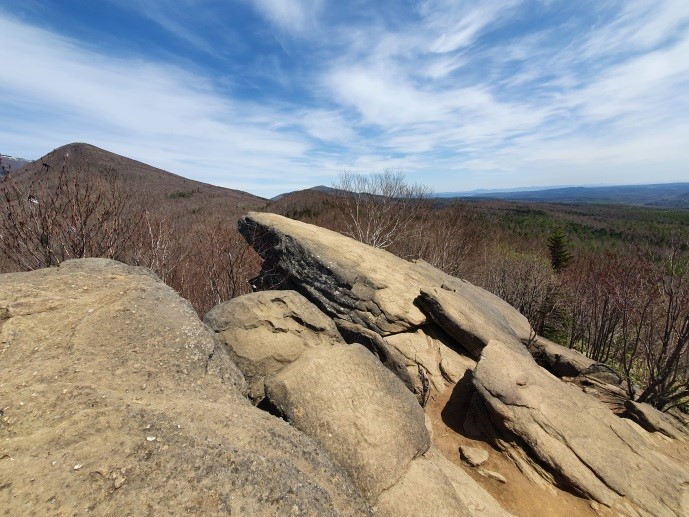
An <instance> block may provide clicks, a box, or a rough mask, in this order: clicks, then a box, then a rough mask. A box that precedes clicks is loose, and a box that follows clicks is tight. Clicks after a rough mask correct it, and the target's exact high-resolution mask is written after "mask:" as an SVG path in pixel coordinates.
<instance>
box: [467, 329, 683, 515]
mask: <svg viewBox="0 0 689 517" xmlns="http://www.w3.org/2000/svg"><path fill="white" fill-rule="evenodd" d="M473 382H474V386H475V387H476V389H477V390H478V392H479V394H480V395H481V397H482V399H483V401H484V403H485V404H486V407H487V408H488V412H489V415H490V419H491V421H492V423H493V424H494V425H495V426H496V428H497V429H498V430H499V431H501V433H500V435H501V436H502V437H512V445H514V446H515V448H514V449H511V450H510V449H508V452H512V453H513V454H514V453H516V454H519V453H520V452H521V451H526V452H528V453H529V454H528V455H526V456H524V457H522V458H515V459H516V460H517V461H518V462H519V461H521V460H526V461H531V462H532V463H533V466H534V468H537V469H540V468H545V470H546V471H548V472H550V473H551V474H552V475H553V476H554V477H555V478H556V479H555V480H556V481H558V479H557V478H561V479H562V480H565V482H566V483H565V484H567V485H570V486H572V487H574V488H575V489H576V490H577V491H578V492H580V493H581V494H583V495H586V496H587V497H590V498H592V499H595V500H596V501H598V502H601V503H604V504H606V505H608V506H615V505H617V504H618V503H620V504H622V502H621V501H620V496H623V497H626V498H627V499H629V500H630V501H632V502H633V503H635V504H636V505H638V507H639V508H640V509H642V510H643V511H645V512H647V513H648V514H649V515H689V471H688V470H687V468H686V466H683V465H679V464H677V463H676V462H675V461H674V460H672V459H670V458H668V457H666V456H663V455H662V454H660V453H658V452H657V451H656V450H654V448H653V447H652V445H651V443H650V441H649V439H648V437H647V436H644V435H643V434H641V433H643V431H640V430H637V429H635V427H634V425H633V424H632V423H630V422H629V421H628V420H626V419H623V418H619V417H617V416H615V415H614V414H612V413H611V412H610V411H609V410H608V408H607V407H606V406H605V405H603V404H602V403H600V402H598V401H597V400H595V399H592V398H591V397H588V396H587V395H585V394H584V393H582V392H581V391H580V390H579V389H577V388H576V387H574V386H570V385H568V384H566V383H563V382H561V381H560V380H558V379H557V378H556V377H554V376H552V375H550V374H549V373H547V372H546V371H544V370H543V369H541V368H539V367H538V366H537V365H536V364H535V362H534V360H533V359H532V358H531V357H528V356H524V355H522V354H519V353H516V352H515V351H514V350H513V348H512V347H509V346H505V345H504V344H503V343H501V342H499V341H491V342H490V343H489V344H488V346H487V347H485V348H484V349H483V352H482V355H481V359H480V361H479V362H478V365H477V367H476V370H475V371H474V379H473ZM508 440H509V438H508ZM503 445H504V444H503Z"/></svg>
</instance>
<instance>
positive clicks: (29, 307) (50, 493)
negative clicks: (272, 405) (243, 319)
mask: <svg viewBox="0 0 689 517" xmlns="http://www.w3.org/2000/svg"><path fill="white" fill-rule="evenodd" d="M0 314H2V319H1V321H0V357H1V358H2V359H1V364H2V366H1V370H2V373H1V374H0V401H2V402H1V403H0V406H2V410H3V411H2V416H0V487H2V488H0V508H2V510H3V512H4V513H7V514H8V515H28V514H35V515H44V514H60V515H62V514H64V515H76V514H83V513H87V512H91V513H94V514H99V515H104V514H105V515H107V514H121V515H140V514H151V515H160V514H163V515H164V514H237V515H288V514H290V513H292V512H295V513H299V514H305V515H313V516H320V515H333V516H334V515H361V514H364V515H365V514H367V513H368V512H369V509H368V507H367V504H366V503H365V502H364V501H363V500H362V498H361V496H360V495H359V492H358V490H357V489H356V488H355V487H354V485H353V483H352V481H351V479H350V477H349V475H348V474H347V473H346V472H345V471H344V470H343V469H342V468H341V467H340V466H339V465H338V464H336V463H334V462H333V461H332V459H331V457H330V455H329V454H328V453H327V452H326V451H325V450H324V449H323V448H322V447H321V446H320V445H318V444H317V442H315V441H314V440H313V439H311V438H309V437H307V436H305V435H304V434H302V433H300V432H299V431H297V430H296V429H294V428H292V427H290V426H289V425H288V424H287V423H286V422H283V421H282V420H280V419H277V418H275V417H272V416H271V415H269V414H267V413H265V412H262V411H260V410H258V409H256V408H255V407H253V406H252V405H251V404H250V403H249V402H248V401H247V400H246V399H245V398H244V396H243V393H242V392H243V391H244V390H245V386H244V380H243V378H242V375H241V374H240V373H239V372H238V370H237V368H236V367H235V366H234V365H233V364H232V362H231V361H230V360H229V358H228V356H227V354H226V353H225V351H224V349H223V347H222V346H220V345H218V344H217V343H216V341H215V339H214V336H213V333H212V331H211V330H210V329H209V328H208V327H206V326H205V325H204V324H203V323H202V322H201V321H200V320H199V319H198V317H197V316H196V314H195V313H194V311H193V309H192V308H191V306H190V305H189V304H188V303H187V302H185V301H184V300H182V299H181V298H180V297H179V296H178V295H177V294H176V293H174V291H173V290H172V289H170V288H168V287H167V286H165V285H164V284H162V283H161V282H159V281H158V280H157V279H156V278H155V277H154V276H152V275H151V274H150V273H148V272H146V271H145V270H142V269H139V268H131V267H127V266H124V265H122V264H118V263H116V262H112V261H108V260H96V259H89V260H81V261H70V262H66V263H63V265H62V266H61V267H59V268H52V269H44V270H39V271H35V272H31V273H17V274H9V275H2V276H0Z"/></svg>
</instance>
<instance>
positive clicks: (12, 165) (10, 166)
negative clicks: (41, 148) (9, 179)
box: [0, 154, 31, 177]
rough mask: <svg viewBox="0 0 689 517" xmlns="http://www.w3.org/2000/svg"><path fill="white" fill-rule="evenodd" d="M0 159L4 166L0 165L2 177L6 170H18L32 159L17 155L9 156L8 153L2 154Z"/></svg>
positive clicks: (0, 175)
mask: <svg viewBox="0 0 689 517" xmlns="http://www.w3.org/2000/svg"><path fill="white" fill-rule="evenodd" d="M0 161H1V162H2V167H0V177H2V176H4V175H5V171H6V170H11V171H16V170H17V169H21V168H22V167H24V166H25V165H27V164H29V163H31V161H30V160H25V159H24V158H17V157H16V156H9V155H6V154H0Z"/></svg>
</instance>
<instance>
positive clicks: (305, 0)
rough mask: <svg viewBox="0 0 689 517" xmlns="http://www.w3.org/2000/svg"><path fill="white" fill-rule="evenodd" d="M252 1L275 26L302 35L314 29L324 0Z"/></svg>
mask: <svg viewBox="0 0 689 517" xmlns="http://www.w3.org/2000/svg"><path fill="white" fill-rule="evenodd" d="M250 1H251V3H252V4H253V5H254V7H255V8H256V9H257V10H258V12H260V13H261V14H262V15H263V16H265V17H266V18H267V19H268V20H269V21H270V22H271V23H272V24H273V25H275V26H277V27H278V28H280V29H282V30H286V31H288V32H292V33H300V32H302V31H304V30H306V29H308V28H310V27H312V26H313V25H314V24H315V22H316V18H317V17H318V15H319V13H320V10H321V7H322V4H323V2H322V0H250Z"/></svg>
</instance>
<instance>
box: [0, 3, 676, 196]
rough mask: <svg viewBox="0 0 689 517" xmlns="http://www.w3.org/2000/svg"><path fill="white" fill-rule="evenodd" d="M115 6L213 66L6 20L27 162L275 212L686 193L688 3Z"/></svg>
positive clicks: (6, 87) (8, 97) (12, 99)
mask: <svg viewBox="0 0 689 517" xmlns="http://www.w3.org/2000/svg"><path fill="white" fill-rule="evenodd" d="M110 1H111V2H115V3H118V5H120V6H122V7H124V8H126V9H131V10H133V11H134V12H136V13H138V15H139V16H142V17H145V18H146V19H147V20H152V21H154V22H155V23H156V24H157V25H158V26H160V27H162V28H164V29H165V30H166V31H168V33H169V34H172V35H174V36H175V37H176V38H178V40H179V41H184V42H186V43H187V44H188V45H190V46H192V47H193V48H195V49H198V50H200V51H201V52H202V53H204V54H207V55H208V56H212V61H213V63H212V65H211V64H208V63H204V62H202V61H199V62H193V63H192V64H191V66H189V65H190V59H191V58H190V57H189V56H185V57H184V58H183V59H181V58H176V57H175V56H174V55H170V56H166V58H167V61H166V62H165V63H163V62H161V59H162V58H161V54H160V53H159V54H157V55H156V57H151V56H149V55H137V54H132V53H130V54H129V55H127V54H126V53H113V54H111V55H108V54H107V53H106V52H105V51H103V50H100V51H96V50H94V48H100V47H98V46H92V45H89V44H87V43H84V42H80V41H77V40H75V39H71V38H68V37H64V36H59V35H57V34H55V33H52V32H48V31H46V30H40V29H37V28H35V27H32V26H30V25H29V24H28V23H25V22H19V21H17V20H16V19H15V18H9V17H7V16H4V17H3V15H2V11H1V10H0V31H2V34H3V37H4V39H3V45H2V46H1V47H0V59H1V60H2V61H0V62H2V63H3V66H4V67H5V68H7V69H12V70H13V73H12V74H10V75H9V77H8V78H7V79H5V80H4V81H3V82H1V83H0V108H2V109H4V110H6V111H7V112H10V111H12V112H16V113H18V114H19V117H20V118H19V119H17V120H18V122H16V123H15V127H16V128H17V130H16V131H13V132H10V131H6V130H5V132H4V133H2V137H3V138H4V139H5V140H4V141H5V142H7V143H14V144H15V145H17V146H19V149H16V148H14V149H9V148H8V149H7V151H8V152H10V153H11V154H20V152H21V150H22V149H23V148H28V147H27V146H28V145H29V142H32V141H33V142H34V144H33V145H34V147H35V146H37V144H36V143H35V142H38V141H39V139H45V138H48V139H49V141H50V142H54V143H55V145H60V144H63V143H66V141H70V140H87V141H91V142H92V143H95V144H97V145H98V144H100V145H102V146H103V147H106V148H111V149H113V150H115V151H119V152H122V153H123V154H130V155H132V156H134V157H136V158H138V159H142V160H144V161H149V162H153V163H154V164H155V165H158V166H161V167H164V168H168V169H170V170H173V171H176V172H183V173H185V174H190V175H196V176H197V177H200V178H201V179H204V180H206V181H213V182H216V183H223V184H226V185H229V186H234V187H237V188H244V189H248V190H251V191H254V192H257V193H265V194H271V195H272V194H276V193H278V191H279V189H281V188H283V187H285V190H288V189H292V188H297V187H305V186H308V185H309V184H310V183H311V182H317V183H326V184H327V183H330V181H327V178H332V179H334V178H335V177H336V175H337V173H338V171H339V170H341V169H352V170H361V171H366V170H371V169H374V168H385V167H396V168H402V169H405V170H407V171H408V173H409V176H410V179H412V180H414V181H426V182H428V183H432V184H434V186H435V189H436V190H461V189H464V188H475V187H487V186H494V185H493V184H492V183H490V182H493V181H498V180H499V181H500V182H501V185H500V186H519V185H524V184H536V183H538V182H541V183H545V184H558V183H566V184H571V183H577V182H579V181H584V178H589V177H590V178H592V179H595V182H597V183H600V182H619V181H621V180H624V177H625V176H624V174H631V173H633V174H635V176H634V177H633V178H632V177H630V178H628V181H631V182H640V181H643V178H644V176H643V174H644V171H646V177H647V178H648V180H649V181H656V180H658V179H661V178H662V180H663V181H671V180H677V179H686V178H685V176H686V170H687V165H688V159H687V158H686V152H685V150H686V146H687V144H688V143H689V141H688V140H687V137H686V135H687V134H689V61H688V60H687V58H686V56H688V55H689V4H687V3H686V1H685V0H653V1H652V0H629V1H622V0H582V1H581V2H576V3H572V2H567V1H565V0H552V1H551V0H548V1H546V0H481V1H479V0H471V1H466V2H456V1H452V0H419V1H417V2H411V3H410V2H398V1H396V0H387V1H386V0H381V2H376V3H370V2H351V3H339V2H335V1H334V0H274V1H268V0H234V1H233V2H230V3H227V2H213V1H210V0H180V1H179V2H176V1H172V0H151V2H145V3H140V5H139V4H137V7H128V6H130V5H134V4H125V3H124V2H123V0H110ZM410 5H411V7H410ZM233 6H234V7H237V8H238V6H239V7H241V8H242V9H243V11H241V15H242V16H249V18H242V20H241V22H236V23H241V24H244V25H247V26H250V29H249V28H246V27H242V26H239V25H232V23H235V22H234V21H233V20H235V18H236V16H235V14H236V12H235V11H234V10H233V9H234V7H233ZM238 12H239V11H237V13H238ZM247 13H249V14H247ZM534 13H535V14H534ZM237 16H238V15H237ZM225 25H227V30H226V31H225V29H224V27H225ZM204 31H205V32H204ZM242 31H244V32H242ZM226 32H227V33H229V32H234V36H232V37H233V38H236V40H237V44H236V45H233V44H229V43H228V44H223V43H222V42H227V41H228V40H227V37H226V36H225V33H226ZM219 42H220V43H219ZM252 45H253V46H252ZM89 49H90V50H89ZM113 55H116V56H118V57H113ZM127 56H128V57H127ZM209 59H210V58H209ZM47 78H49V79H47ZM237 85H241V86H237ZM22 116H23V117H24V118H23V119H21V117H22ZM47 128H49V130H47ZM32 134H33V135H35V137H32V136H31V135H32ZM67 135H69V138H67ZM6 145H7V144H6ZM3 152H5V151H3ZM29 157H30V156H29ZM192 163H193V164H194V170H193V171H191V170H184V171H183V170H181V169H180V165H182V166H183V167H188V164H192ZM659 174H660V176H659ZM549 175H550V176H549ZM273 181H277V182H278V183H276V184H274V185H270V186H267V185H266V184H267V183H268V182H273ZM486 182H488V183H486ZM586 182H591V181H590V180H588V179H587V180H586ZM288 187H289V188H288Z"/></svg>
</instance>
